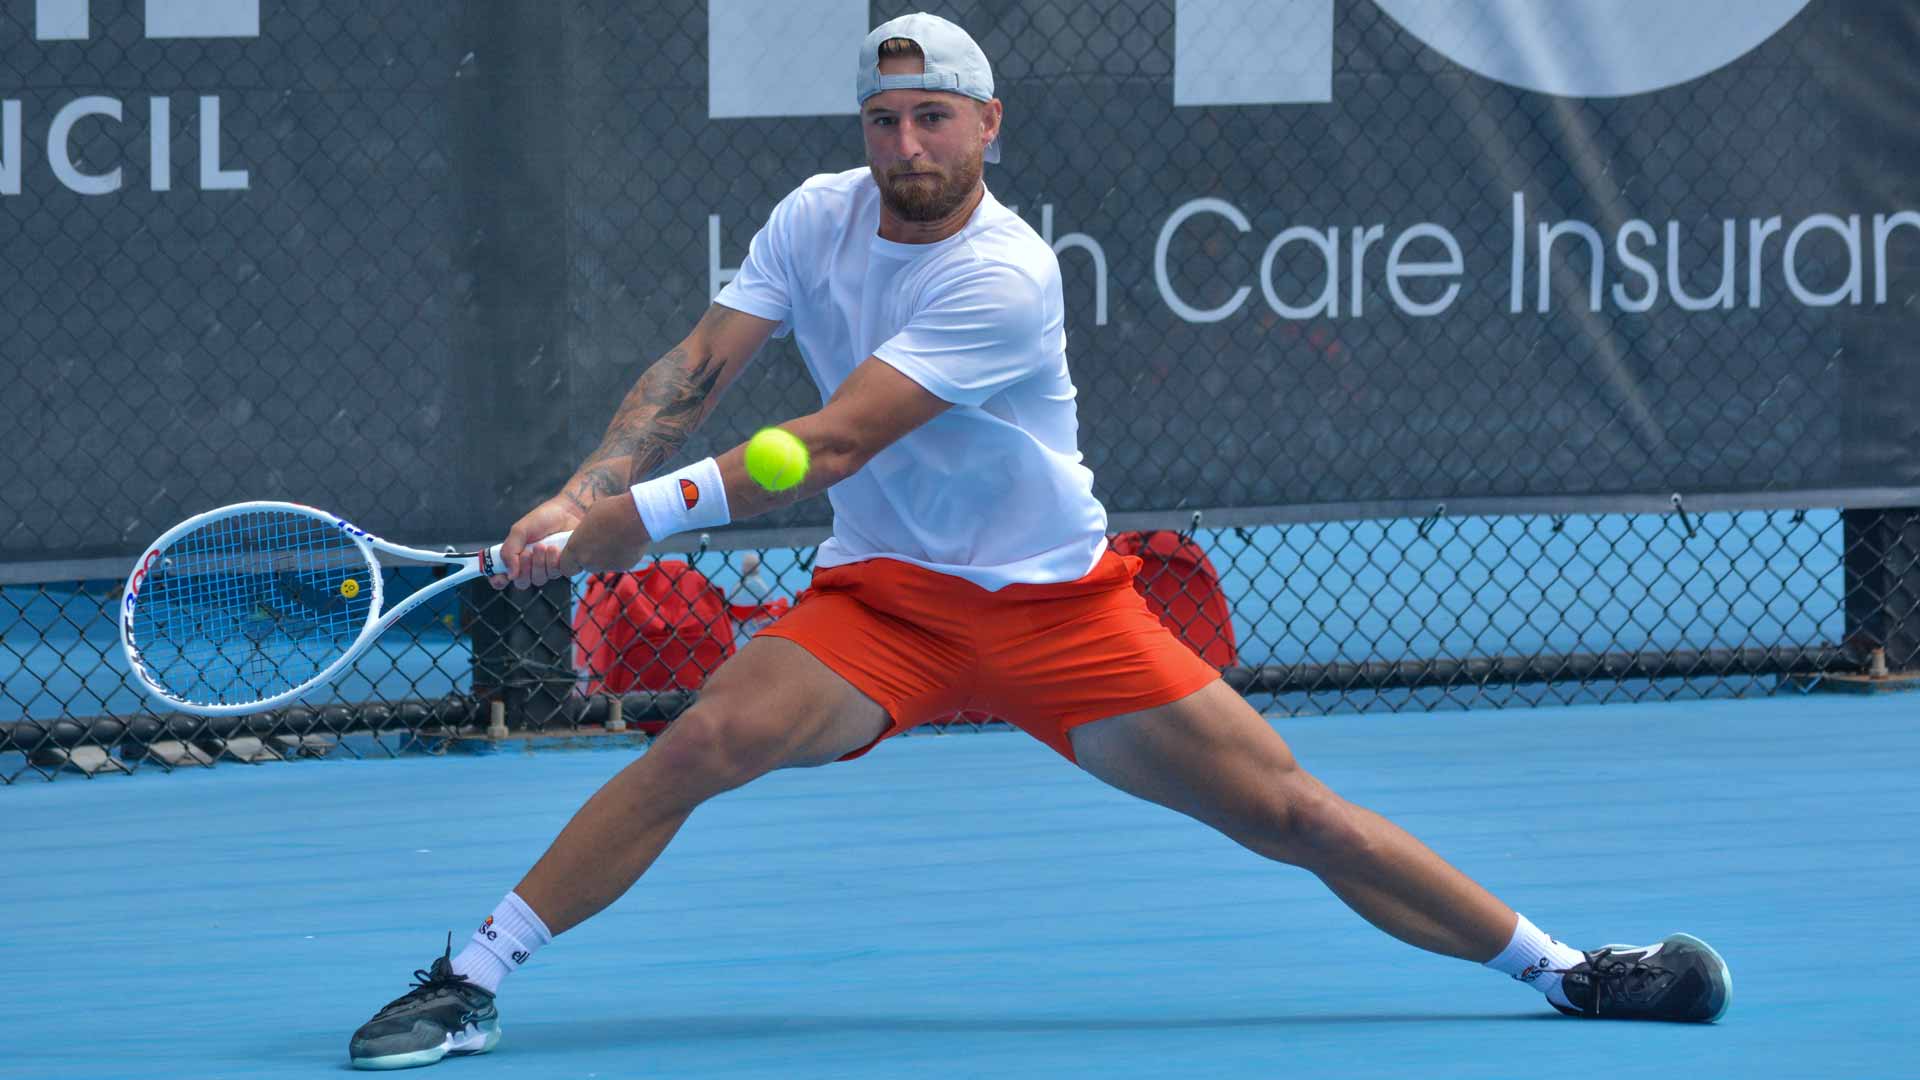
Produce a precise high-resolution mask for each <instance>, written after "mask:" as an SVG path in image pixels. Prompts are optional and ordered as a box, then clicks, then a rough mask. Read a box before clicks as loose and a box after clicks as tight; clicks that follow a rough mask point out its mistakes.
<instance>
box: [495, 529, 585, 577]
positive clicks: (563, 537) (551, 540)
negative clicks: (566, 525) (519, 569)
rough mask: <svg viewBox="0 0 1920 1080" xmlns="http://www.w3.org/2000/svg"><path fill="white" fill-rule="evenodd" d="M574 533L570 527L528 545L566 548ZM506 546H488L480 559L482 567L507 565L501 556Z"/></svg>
mask: <svg viewBox="0 0 1920 1080" xmlns="http://www.w3.org/2000/svg"><path fill="white" fill-rule="evenodd" d="M572 535H573V530H572V529H568V530H567V531H566V532H557V533H554V534H553V535H552V536H549V537H547V538H546V539H544V540H535V541H534V542H533V543H532V544H530V545H528V546H529V547H537V546H540V545H542V544H544V545H546V546H548V547H557V548H564V547H566V546H567V538H568V537H570V536H572ZM506 546H507V545H505V544H495V545H493V546H492V547H490V548H488V549H487V553H486V554H485V555H484V556H482V557H481V559H480V563H481V567H482V568H483V569H484V568H486V567H491V566H505V565H506V563H505V562H504V561H503V560H502V559H501V557H500V550H501V549H502V548H504V547H506Z"/></svg>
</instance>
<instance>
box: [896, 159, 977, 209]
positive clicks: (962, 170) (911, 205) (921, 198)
mask: <svg viewBox="0 0 1920 1080" xmlns="http://www.w3.org/2000/svg"><path fill="white" fill-rule="evenodd" d="M981 162H982V158H981V155H979V154H974V155H973V156H971V157H970V158H968V159H967V160H966V161H964V162H962V163H961V164H960V165H959V166H957V167H955V168H954V169H953V170H951V171H949V172H944V173H941V174H939V175H937V176H929V175H921V176H913V177H902V176H897V175H894V174H889V175H887V176H885V177H881V176H879V175H878V174H877V173H876V175H875V176H874V179H875V180H876V181H877V182H878V183H879V185H880V199H881V201H882V202H885V203H886V204H887V209H889V210H891V211H893V212H894V214H895V215H896V216H898V217H899V218H900V219H901V220H903V221H916V222H926V221H941V220H944V219H945V218H947V217H948V216H949V215H951V214H952V213H953V212H954V211H955V210H958V209H959V208H960V207H961V206H962V205H963V204H965V203H966V201H967V198H968V197H969V196H971V195H972V194H973V189H974V188H976V187H978V186H980V173H981V168H982V165H981Z"/></svg>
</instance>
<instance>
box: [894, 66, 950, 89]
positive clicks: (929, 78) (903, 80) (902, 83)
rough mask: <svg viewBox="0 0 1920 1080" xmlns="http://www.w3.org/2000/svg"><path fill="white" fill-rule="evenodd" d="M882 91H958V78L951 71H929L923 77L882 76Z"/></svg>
mask: <svg viewBox="0 0 1920 1080" xmlns="http://www.w3.org/2000/svg"><path fill="white" fill-rule="evenodd" d="M880 89H882V90H958V89H960V76H959V75H958V74H957V73H955V72H951V71H930V72H927V73H926V74H923V75H882V76H880Z"/></svg>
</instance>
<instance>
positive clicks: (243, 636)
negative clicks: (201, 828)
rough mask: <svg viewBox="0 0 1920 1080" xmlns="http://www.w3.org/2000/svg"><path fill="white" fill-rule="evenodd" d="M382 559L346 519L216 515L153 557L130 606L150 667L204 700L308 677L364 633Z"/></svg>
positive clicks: (264, 690)
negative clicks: (351, 531) (347, 529)
mask: <svg viewBox="0 0 1920 1080" xmlns="http://www.w3.org/2000/svg"><path fill="white" fill-rule="evenodd" d="M377 573H379V569H378V567H377V565H375V564H373V563H372V562H371V560H369V559H368V558H367V556H366V555H365V554H364V553H363V552H362V551H361V549H360V547H359V545H357V544H355V543H354V541H353V539H352V538H351V537H349V536H348V535H347V534H346V533H344V532H342V531H341V530H340V529H339V527H337V526H335V525H333V524H332V523H330V522H326V521H323V520H320V519H318V518H313V517H308V516H306V515H304V514H299V513H294V512H292V511H286V510H257V511H247V512H245V513H243V514H240V515H236V516H233V517H227V518H220V519H217V520H214V521H210V522H207V523H206V524H204V525H201V526H200V527H199V528H196V529H194V530H192V531H191V532H188V533H186V534H184V535H182V536H180V537H178V538H176V539H175V540H174V541H173V542H172V543H170V544H168V545H167V546H166V547H165V548H163V549H162V550H161V551H160V552H159V555H158V557H157V558H155V559H153V560H152V562H151V563H150V565H149V567H148V571H147V577H146V581H145V583H144V584H143V585H142V586H141V589H140V592H139V596H138V598H137V600H136V603H135V605H134V609H133V642H134V645H135V647H136V648H137V649H138V650H139V653H140V660H141V662H142V663H143V664H144V665H145V666H146V669H147V674H148V676H149V677H150V678H151V679H152V680H153V681H154V682H155V683H157V684H158V685H159V686H160V687H161V688H162V689H164V690H166V691H167V692H168V693H169V694H171V695H173V696H174V697H176V698H178V699H180V700H182V701H186V702H191V703H194V704H200V705H244V704H248V703H252V702H259V701H264V700H266V699H268V698H271V697H275V696H278V695H280V694H283V693H286V692H287V691H289V690H292V689H294V688H295V687H298V686H300V685H302V684H304V683H307V682H309V681H311V680H313V679H314V678H316V677H317V676H319V675H320V674H321V673H322V672H323V671H325V670H326V669H327V667H328V666H330V665H331V664H333V663H334V661H336V660H338V659H339V658H340V656H341V655H342V654H344V653H345V652H346V651H347V649H348V648H349V647H350V646H351V645H352V644H353V642H354V640H355V639H356V638H357V637H359V635H360V631H361V630H362V629H363V628H364V627H365V626H366V623H367V619H368V616H369V615H370V614H371V612H372V609H373V600H374V595H375V589H374V581H373V575H375V574H377Z"/></svg>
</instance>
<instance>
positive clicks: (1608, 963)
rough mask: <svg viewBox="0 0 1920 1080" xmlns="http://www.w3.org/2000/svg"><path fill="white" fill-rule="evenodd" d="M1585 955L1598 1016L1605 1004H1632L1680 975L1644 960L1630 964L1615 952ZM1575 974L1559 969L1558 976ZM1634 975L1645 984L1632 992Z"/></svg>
mask: <svg viewBox="0 0 1920 1080" xmlns="http://www.w3.org/2000/svg"><path fill="white" fill-rule="evenodd" d="M1585 955H1586V958H1587V975H1588V977H1589V978H1591V979H1592V980H1593V1011H1594V1014H1595V1015H1598V1014H1599V1013H1600V1011H1601V1006H1602V1005H1603V1004H1611V1003H1612V1002H1614V1001H1632V1000H1633V999H1634V998H1636V997H1640V996H1643V995H1644V994H1645V993H1646V991H1647V990H1649V989H1651V988H1653V987H1657V986H1659V985H1660V983H1661V980H1662V979H1663V978H1666V977H1670V976H1675V975H1678V974H1679V973H1678V972H1676V971H1674V970H1672V969H1671V968H1664V967H1661V966H1660V965H1658V964H1650V963H1647V961H1646V960H1645V959H1644V958H1642V959H1638V960H1628V959H1626V958H1625V956H1623V955H1622V954H1621V953H1618V952H1616V951H1614V950H1613V949H1600V950H1597V951H1595V952H1590V953H1587V954H1585ZM1615 957H1619V959H1615ZM1575 970H1576V969H1574V968H1560V969H1557V974H1560V975H1571V974H1573V973H1574V972H1575ZM1635 975H1639V976H1641V977H1642V978H1643V980H1644V981H1643V982H1641V984H1640V985H1639V986H1638V987H1634V988H1630V987H1628V986H1627V985H1626V982H1627V980H1628V979H1630V978H1633V977H1634V976H1635Z"/></svg>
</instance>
